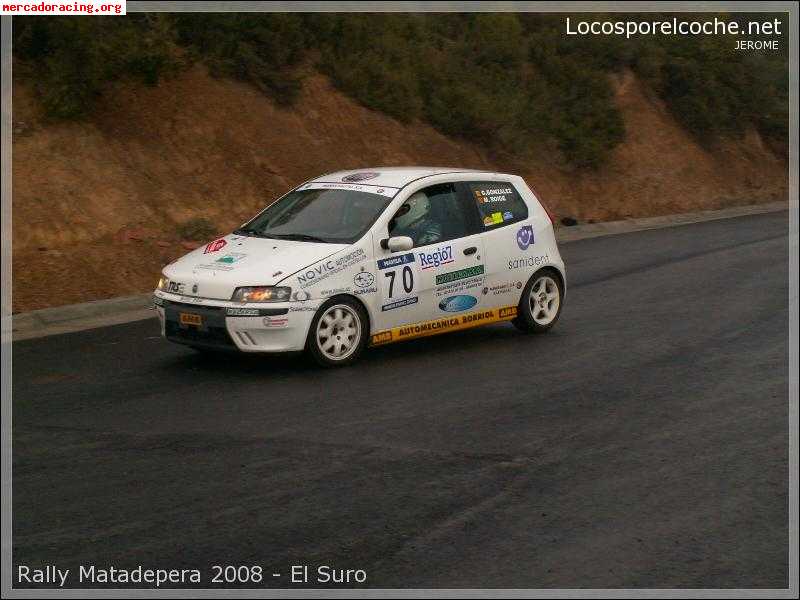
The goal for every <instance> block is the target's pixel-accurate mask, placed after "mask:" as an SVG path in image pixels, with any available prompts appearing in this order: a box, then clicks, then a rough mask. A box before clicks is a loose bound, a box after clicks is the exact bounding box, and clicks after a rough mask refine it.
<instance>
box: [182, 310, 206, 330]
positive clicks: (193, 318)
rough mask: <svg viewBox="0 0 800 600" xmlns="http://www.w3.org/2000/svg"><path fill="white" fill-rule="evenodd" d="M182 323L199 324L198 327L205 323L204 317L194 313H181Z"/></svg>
mask: <svg viewBox="0 0 800 600" xmlns="http://www.w3.org/2000/svg"><path fill="white" fill-rule="evenodd" d="M180 319H181V325H197V326H198V327H199V326H200V325H202V324H203V317H201V316H200V315H195V314H193V313H181V315H180Z"/></svg>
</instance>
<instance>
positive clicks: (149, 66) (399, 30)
mask: <svg viewBox="0 0 800 600" xmlns="http://www.w3.org/2000/svg"><path fill="white" fill-rule="evenodd" d="M670 16H671V15H657V14H654V13H648V14H647V15H639V16H636V15H629V14H627V15H626V14H619V13H613V14H608V15H597V14H594V15H593V18H597V19H601V20H614V19H631V18H641V19H648V20H664V19H667V18H669V17H670ZM694 16H695V17H696V18H701V17H702V18H713V17H714V15H694ZM751 17H752V18H759V17H765V15H752V16H748V18H751ZM731 18H733V17H731ZM736 18H738V17H736ZM564 24H565V15H556V14H544V15H542V14H531V13H521V14H514V13H469V14H454V13H448V14H435V13H423V14H397V13H377V14H367V13H343V14H337V13H316V14H299V13H242V14H236V13H176V14H155V15H143V14H134V15H129V16H128V17H126V18H125V19H114V18H110V17H20V18H17V19H15V20H14V53H15V56H17V58H19V59H20V60H21V62H22V63H23V68H22V69H21V70H20V71H22V72H24V71H27V72H29V73H30V77H31V78H32V79H33V80H34V82H35V85H36V88H37V89H38V91H39V93H40V96H41V99H42V102H43V105H44V107H45V109H46V111H47V113H48V114H49V115H51V116H53V117H58V118H79V117H82V116H85V115H86V114H88V113H89V112H90V111H91V109H92V106H93V103H94V101H95V100H96V98H97V97H98V96H99V95H100V94H101V93H102V91H103V89H104V88H105V86H106V85H107V84H108V83H109V82H112V81H115V80H117V79H120V78H122V77H136V78H138V79H140V80H142V81H143V82H145V83H148V84H154V83H156V82H157V81H158V80H159V78H160V77H163V76H164V75H165V74H166V73H169V72H170V71H171V70H174V69H175V68H177V66H178V65H179V61H178V60H176V58H175V57H176V55H178V54H180V53H181V52H182V53H183V54H185V55H186V56H187V59H188V60H200V61H203V62H204V63H206V64H207V65H208V67H209V69H210V71H211V73H212V74H214V75H217V76H228V77H235V78H238V79H242V80H245V81H249V82H251V83H253V84H254V85H256V86H257V87H258V88H259V89H261V90H262V91H263V92H264V93H266V94H268V95H269V96H271V97H272V98H274V99H275V100H276V101H277V102H279V103H281V104H285V105H288V104H291V103H292V102H294V101H295V99H296V98H297V95H298V92H299V91H300V89H301V85H302V78H303V74H304V73H305V72H306V70H307V69H304V65H308V64H313V65H314V66H316V67H317V68H318V69H320V70H322V71H323V72H324V73H326V74H328V75H329V76H330V78H331V80H332V81H333V83H334V84H335V85H336V86H337V87H338V88H339V89H340V90H342V91H343V92H344V93H345V94H347V95H348V96H350V97H352V98H354V99H356V100H357V101H359V102H360V103H362V104H363V105H365V106H367V107H369V108H371V109H373V110H377V111H381V112H383V113H385V114H388V115H390V116H392V117H394V118H396V119H398V120H400V121H404V122H409V121H412V120H415V119H421V120H423V121H426V122H428V123H430V124H431V125H432V126H434V127H436V128H437V129H439V130H440V131H442V132H444V133H446V134H448V135H452V136H458V137H462V138H465V139H469V140H472V141H474V142H476V143H478V144H480V145H481V146H482V147H483V148H484V149H485V150H486V151H489V152H494V151H497V152H503V153H507V154H515V155H519V156H522V157H524V156H527V155H529V154H530V153H535V152H551V151H552V150H557V151H558V152H560V154H561V156H562V158H563V160H564V162H566V163H568V164H570V165H572V166H574V167H576V168H589V169H591V168H598V167H600V166H601V165H602V164H603V162H604V161H605V160H606V159H607V158H608V156H609V155H610V153H611V151H612V150H613V149H614V148H615V147H616V146H617V145H618V144H619V143H620V142H621V141H622V140H623V139H624V136H625V131H624V126H623V121H622V118H621V115H620V113H619V110H618V109H617V107H616V105H615V102H614V94H613V89H612V87H611V83H610V78H609V74H610V73H612V72H614V71H618V70H621V69H623V68H630V69H633V70H634V71H635V72H636V73H637V74H638V75H639V77H640V78H641V79H642V80H643V81H644V82H645V83H646V84H647V85H649V86H650V88H652V90H653V91H654V92H655V93H656V94H658V95H659V96H660V97H661V98H662V99H663V100H664V101H665V103H666V105H667V107H668V108H669V110H670V111H671V112H672V113H673V114H674V115H675V117H676V119H677V120H678V121H679V122H680V123H681V124H682V125H683V126H684V127H686V129H687V130H689V131H690V132H691V133H692V134H693V135H695V136H696V137H697V138H698V139H699V140H700V141H701V142H703V143H713V142H714V140H716V139H718V138H720V137H725V136H736V135H740V134H741V133H742V132H743V131H744V130H745V128H746V127H748V126H754V127H756V128H757V129H758V130H759V131H760V132H761V134H762V135H763V136H765V138H767V139H768V141H771V143H773V144H777V145H778V146H779V147H782V148H788V145H787V141H788V55H787V53H786V51H785V50H784V51H783V52H782V53H781V54H779V55H774V54H773V55H769V54H758V53H741V52H735V51H734V50H733V48H732V45H733V43H734V41H735V40H734V39H733V38H732V37H731V36H643V37H637V38H632V39H630V40H626V39H625V38H624V37H620V36H567V35H565V28H564V27H565V25H564ZM178 49H181V52H177V50H178Z"/></svg>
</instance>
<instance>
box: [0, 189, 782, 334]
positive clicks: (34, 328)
mask: <svg viewBox="0 0 800 600" xmlns="http://www.w3.org/2000/svg"><path fill="white" fill-rule="evenodd" d="M788 209H789V203H788V202H772V203H768V204H751V205H747V206H735V207H732V208H725V209H722V210H705V211H701V212H693V213H682V214H677V215H667V216H662V217H644V218H639V219H626V220H624V221H608V222H604V223H589V224H586V225H576V226H574V227H563V226H559V227H558V228H557V230H556V239H557V241H558V243H560V244H564V243H569V242H575V241H578V240H583V239H589V238H594V237H601V236H607V235H620V234H625V233H633V232H635V231H645V230H648V229H663V228H666V227H678V226H681V225H690V224H692V223H702V222H704V221H715V220H719V219H731V218H735V217H745V216H750V215H759V214H765V213H772V212H780V211H784V210H788ZM154 317H155V313H154V312H153V305H152V294H150V293H147V294H136V295H134V296H121V297H118V298H109V299H107V300H95V301H92V302H84V303H81V304H68V305H65V306H57V307H53V308H43V309H40V310H33V311H30V312H25V313H18V314H15V315H13V316H12V330H11V335H12V339H13V341H15V342H17V341H22V340H28V339H33V338H39V337H45V336H50V335H59V334H63V333H74V332H77V331H84V330H87V329H96V328H99V327H108V326H110V325H121V324H123V323H131V322H134V321H142V320H145V319H150V318H154ZM5 323H6V320H5V319H4V326H5ZM6 334H7V332H6V331H3V337H4V338H5V337H6Z"/></svg>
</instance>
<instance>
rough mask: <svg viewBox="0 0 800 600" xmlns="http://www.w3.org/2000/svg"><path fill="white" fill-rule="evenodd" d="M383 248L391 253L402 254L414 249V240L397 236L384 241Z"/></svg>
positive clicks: (405, 236)
mask: <svg viewBox="0 0 800 600" xmlns="http://www.w3.org/2000/svg"><path fill="white" fill-rule="evenodd" d="M381 247H382V248H384V249H385V250H389V251H391V252H402V251H404V250H411V249H412V248H413V247H414V240H412V239H411V238H410V237H408V236H407V235H397V236H394V237H390V238H389V239H388V240H382V241H381Z"/></svg>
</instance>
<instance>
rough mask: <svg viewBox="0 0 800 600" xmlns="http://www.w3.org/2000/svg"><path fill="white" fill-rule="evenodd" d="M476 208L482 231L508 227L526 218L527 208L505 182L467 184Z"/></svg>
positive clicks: (511, 187) (517, 194) (512, 188)
mask: <svg viewBox="0 0 800 600" xmlns="http://www.w3.org/2000/svg"><path fill="white" fill-rule="evenodd" d="M467 187H468V188H469V191H470V194H471V195H472V198H473V199H474V201H475V203H476V204H477V206H478V212H479V213H480V218H481V223H482V224H483V229H484V231H485V230H488V229H493V228H496V227H503V226H504V225H510V224H511V223H516V222H517V221H523V220H525V219H527V218H528V207H527V205H526V204H525V201H524V200H523V199H522V197H521V196H520V195H519V192H517V190H516V189H515V188H514V186H513V185H511V184H510V183H508V182H506V181H475V182H469V183H467Z"/></svg>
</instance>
